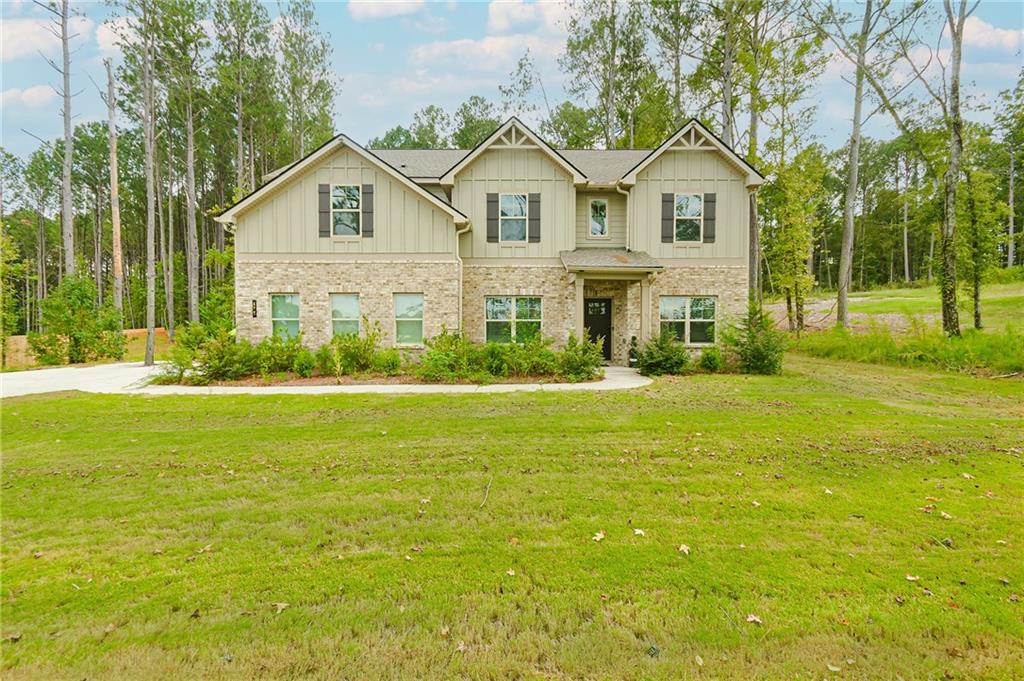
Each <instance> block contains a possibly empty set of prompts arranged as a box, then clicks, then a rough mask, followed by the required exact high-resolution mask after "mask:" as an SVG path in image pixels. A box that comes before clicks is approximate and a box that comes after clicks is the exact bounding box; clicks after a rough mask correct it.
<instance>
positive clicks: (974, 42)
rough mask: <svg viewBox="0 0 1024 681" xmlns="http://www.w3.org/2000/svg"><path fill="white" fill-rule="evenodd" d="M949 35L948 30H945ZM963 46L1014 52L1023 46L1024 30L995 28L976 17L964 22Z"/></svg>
mask: <svg viewBox="0 0 1024 681" xmlns="http://www.w3.org/2000/svg"><path fill="white" fill-rule="evenodd" d="M945 33H946V34H947V35H948V34H949V29H948V27H947V29H946V30H945ZM964 45H965V46H967V47H978V48H983V49H996V50H1004V51H1006V52H1016V51H1017V50H1019V49H1021V46H1022V45H1024V29H1020V28H997V27H995V26H993V25H992V24H990V23H988V22H986V21H985V20H984V19H979V18H978V17H967V18H966V19H965V20H964Z"/></svg>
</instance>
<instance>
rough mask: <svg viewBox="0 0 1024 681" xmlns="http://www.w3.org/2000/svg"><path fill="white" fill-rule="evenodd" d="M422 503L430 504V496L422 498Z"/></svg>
mask: <svg viewBox="0 0 1024 681" xmlns="http://www.w3.org/2000/svg"><path fill="white" fill-rule="evenodd" d="M420 503H421V504H429V503H430V497H425V498H423V499H420Z"/></svg>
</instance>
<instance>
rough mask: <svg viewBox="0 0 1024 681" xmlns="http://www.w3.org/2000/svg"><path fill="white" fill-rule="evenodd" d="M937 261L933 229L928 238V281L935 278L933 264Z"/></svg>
mask: <svg viewBox="0 0 1024 681" xmlns="http://www.w3.org/2000/svg"><path fill="white" fill-rule="evenodd" d="M934 261H935V229H934V228H932V231H931V234H930V235H929V237H928V281H931V280H932V277H933V276H934V274H933V272H932V262H934Z"/></svg>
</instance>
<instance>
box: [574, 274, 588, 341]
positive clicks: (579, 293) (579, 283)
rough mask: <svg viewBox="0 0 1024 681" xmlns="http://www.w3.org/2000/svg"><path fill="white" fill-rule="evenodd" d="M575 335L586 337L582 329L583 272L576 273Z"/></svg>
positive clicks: (581, 338)
mask: <svg viewBox="0 0 1024 681" xmlns="http://www.w3.org/2000/svg"><path fill="white" fill-rule="evenodd" d="M576 336H577V337H578V338H579V339H580V340H583V339H584V338H586V337H587V334H586V332H585V331H584V329H583V274H582V273H580V272H577V273H576Z"/></svg>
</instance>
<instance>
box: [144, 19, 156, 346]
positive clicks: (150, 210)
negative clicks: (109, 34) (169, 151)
mask: <svg viewBox="0 0 1024 681" xmlns="http://www.w3.org/2000/svg"><path fill="white" fill-rule="evenodd" d="M144 11H152V10H144ZM145 23H149V22H148V21H146V22H145ZM143 40H144V41H145V43H146V44H145V45H144V46H143V56H142V82H143V85H142V89H143V97H142V127H143V134H142V143H143V155H144V157H145V167H146V356H145V360H144V363H145V365H146V366H153V360H154V354H155V349H156V347H155V346H156V211H155V205H154V203H155V199H156V181H155V179H154V167H153V163H154V156H155V153H154V148H153V147H154V146H155V144H156V133H155V127H156V121H155V120H154V117H155V109H156V106H155V101H154V99H155V96H154V93H153V87H154V86H153V45H152V41H153V40H154V38H153V37H152V36H151V35H150V36H144V37H143Z"/></svg>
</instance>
